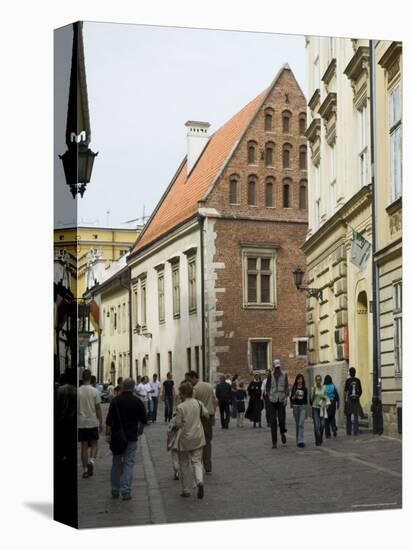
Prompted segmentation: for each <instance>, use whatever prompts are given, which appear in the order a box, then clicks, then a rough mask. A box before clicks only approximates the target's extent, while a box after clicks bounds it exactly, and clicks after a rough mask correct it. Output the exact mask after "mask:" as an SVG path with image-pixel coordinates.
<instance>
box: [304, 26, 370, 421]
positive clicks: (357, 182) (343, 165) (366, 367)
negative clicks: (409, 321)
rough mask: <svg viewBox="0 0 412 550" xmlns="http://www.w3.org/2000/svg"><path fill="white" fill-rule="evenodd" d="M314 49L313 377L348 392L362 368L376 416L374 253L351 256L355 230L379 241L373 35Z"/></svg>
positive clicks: (310, 54) (314, 41)
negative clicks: (352, 371) (352, 375)
mask: <svg viewBox="0 0 412 550" xmlns="http://www.w3.org/2000/svg"><path fill="white" fill-rule="evenodd" d="M306 51H307V66H308V84H309V93H308V97H309V100H308V114H307V120H308V127H307V131H306V136H307V138H308V141H309V146H310V159H311V160H310V163H309V166H308V172H309V201H308V204H309V229H308V235H307V239H306V242H305V244H304V246H303V251H304V253H305V255H306V262H307V265H306V281H305V286H307V287H311V288H317V289H321V290H322V297H321V299H319V300H318V299H317V298H315V297H311V298H308V300H307V332H308V334H307V336H308V338H309V367H308V371H307V372H308V377H309V378H310V380H309V381H310V382H312V380H313V378H314V376H315V375H316V374H318V373H319V374H321V375H322V376H324V375H326V374H329V375H331V376H332V379H333V381H334V383H335V384H336V385H337V386H338V388H339V390H340V394H341V395H342V394H343V387H344V382H345V379H346V378H347V376H348V369H349V367H352V366H353V367H355V368H356V371H357V376H359V378H360V379H361V382H362V386H363V395H362V397H361V404H362V407H363V409H364V412H365V415H368V416H369V417H370V406H371V398H372V387H373V386H372V372H373V364H372V349H373V347H372V344H373V324H372V257H371V256H372V255H370V257H369V258H368V260H367V262H366V264H365V265H364V266H363V267H362V269H359V267H357V266H356V265H355V264H354V263H352V262H351V261H350V258H351V247H352V239H353V231H356V232H357V233H359V234H360V235H362V237H363V238H364V239H366V240H367V241H368V242H369V243H371V242H372V221H371V186H370V181H371V180H370V174H371V169H370V131H369V110H370V103H369V98H370V90H369V88H370V86H369V48H368V42H367V41H362V40H351V39H341V38H324V37H307V38H306ZM341 409H343V407H342V408H341ZM340 414H342V410H341V411H340Z"/></svg>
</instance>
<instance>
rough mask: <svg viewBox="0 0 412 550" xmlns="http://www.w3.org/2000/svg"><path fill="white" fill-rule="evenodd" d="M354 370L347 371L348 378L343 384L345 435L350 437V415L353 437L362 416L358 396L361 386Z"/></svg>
mask: <svg viewBox="0 0 412 550" xmlns="http://www.w3.org/2000/svg"><path fill="white" fill-rule="evenodd" d="M355 375H356V369H355V368H353V367H351V368H350V369H349V378H347V379H346V382H345V389H344V393H345V415H346V433H347V435H352V415H353V435H358V434H359V417H360V416H362V407H361V405H360V400H359V399H360V396H361V395H362V384H361V381H360V380H359V378H357V377H356V376H355Z"/></svg>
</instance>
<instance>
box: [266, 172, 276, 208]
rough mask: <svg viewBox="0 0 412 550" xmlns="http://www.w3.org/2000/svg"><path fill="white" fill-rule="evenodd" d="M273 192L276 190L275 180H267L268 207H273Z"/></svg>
mask: <svg viewBox="0 0 412 550" xmlns="http://www.w3.org/2000/svg"><path fill="white" fill-rule="evenodd" d="M273 190H274V182H273V179H272V178H268V179H267V180H266V187H265V205H266V206H268V207H271V206H273Z"/></svg>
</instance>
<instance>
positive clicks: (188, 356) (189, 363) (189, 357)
mask: <svg viewBox="0 0 412 550" xmlns="http://www.w3.org/2000/svg"><path fill="white" fill-rule="evenodd" d="M186 368H187V371H188V372H189V371H191V370H192V349H191V348H186Z"/></svg>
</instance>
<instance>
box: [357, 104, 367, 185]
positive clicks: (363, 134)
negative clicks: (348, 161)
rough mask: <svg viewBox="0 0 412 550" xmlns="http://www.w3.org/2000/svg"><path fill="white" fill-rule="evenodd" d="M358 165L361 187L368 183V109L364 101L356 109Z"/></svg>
mask: <svg viewBox="0 0 412 550" xmlns="http://www.w3.org/2000/svg"><path fill="white" fill-rule="evenodd" d="M357 114H358V141H359V147H358V151H359V152H358V166H359V169H358V171H359V183H360V185H361V187H363V186H364V185H368V183H369V182H368V110H367V105H366V103H365V104H364V105H363V107H361V109H359V110H358V113H357Z"/></svg>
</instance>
